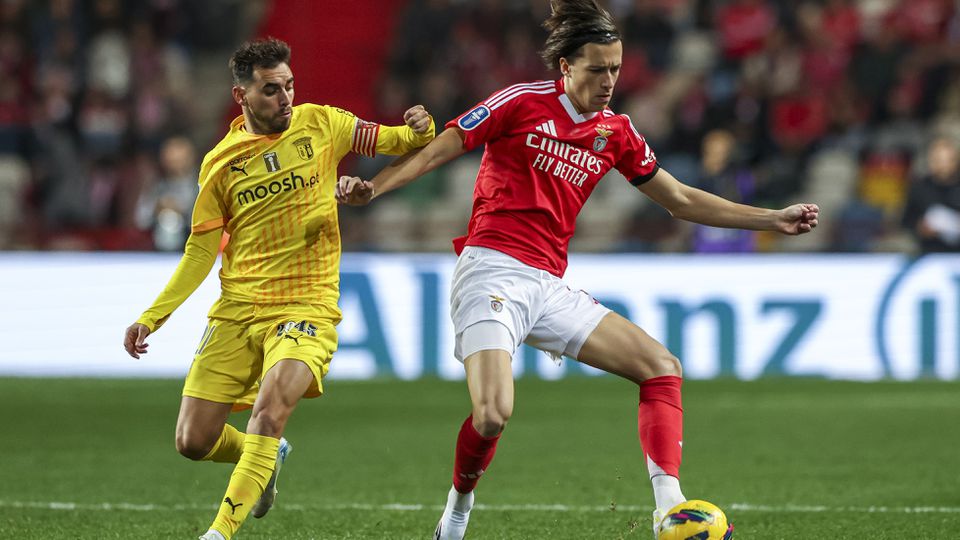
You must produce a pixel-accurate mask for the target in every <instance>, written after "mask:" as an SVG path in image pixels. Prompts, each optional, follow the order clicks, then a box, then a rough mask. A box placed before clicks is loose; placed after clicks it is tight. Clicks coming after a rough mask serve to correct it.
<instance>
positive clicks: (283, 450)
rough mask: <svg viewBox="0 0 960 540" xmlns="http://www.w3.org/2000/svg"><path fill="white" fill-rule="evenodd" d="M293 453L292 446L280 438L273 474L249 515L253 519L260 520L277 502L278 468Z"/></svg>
mask: <svg viewBox="0 0 960 540" xmlns="http://www.w3.org/2000/svg"><path fill="white" fill-rule="evenodd" d="M292 451H293V446H292V445H291V444H290V443H289V442H287V440H286V439H284V438H283V437H280V446H278V447H277V464H276V465H275V466H274V467H273V474H272V475H270V481H269V482H267V486H266V487H265V488H263V495H260V498H259V499H257V502H256V504H254V505H253V509H252V510H250V515H251V516H253V517H255V518H262V517H263V516H265V515H267V512H269V511H270V509H271V508H273V503H274V501H276V500H277V476H279V475H280V466H281V465H283V462H284V461H286V460H287V456H289V455H290V452H292Z"/></svg>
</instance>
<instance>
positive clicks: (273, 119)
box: [250, 111, 293, 134]
mask: <svg viewBox="0 0 960 540" xmlns="http://www.w3.org/2000/svg"><path fill="white" fill-rule="evenodd" d="M250 116H252V117H253V120H254V123H255V125H256V126H257V129H258V130H259V131H261V132H263V133H264V134H269V133H280V132H281V131H286V130H287V128H289V127H290V121H291V120H292V119H293V117H292V116H290V117H286V118H285V117H283V116H279V115H276V116H274V115H271V116H263V115H260V114H257V113H256V112H253V111H250Z"/></svg>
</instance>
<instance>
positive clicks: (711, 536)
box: [657, 501, 733, 540]
mask: <svg viewBox="0 0 960 540" xmlns="http://www.w3.org/2000/svg"><path fill="white" fill-rule="evenodd" d="M730 538H733V525H729V526H728V525H727V516H725V515H723V510H720V509H719V508H717V507H716V506H714V505H712V504H710V503H708V502H707V501H686V502H682V503H680V504H678V505H676V506H674V507H673V508H671V509H670V511H669V512H667V515H666V516H664V518H663V521H661V522H660V526H659V527H658V529H657V540H728V539H730Z"/></svg>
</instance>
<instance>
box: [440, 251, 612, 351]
mask: <svg viewBox="0 0 960 540" xmlns="http://www.w3.org/2000/svg"><path fill="white" fill-rule="evenodd" d="M607 313H610V310H609V309H608V308H606V307H604V306H603V305H602V304H600V303H599V302H597V301H596V300H594V299H593V297H591V296H590V295H589V294H587V293H586V292H584V291H575V290H573V289H571V288H570V287H568V286H567V285H566V284H564V282H563V280H561V279H560V278H558V277H557V276H554V275H553V274H551V273H550V272H547V271H544V270H540V269H537V268H533V267H532V266H529V265H526V264H524V263H522V262H520V261H518V260H517V259H514V258H513V257H511V256H509V255H506V254H504V253H501V252H499V251H496V250H493V249H488V248H483V247H477V246H467V247H465V248H464V249H463V252H462V253H461V254H460V259H459V260H458V261H457V267H456V269H455V270H454V273H453V286H452V287H451V291H450V316H451V317H452V318H453V328H454V332H455V334H456V342H455V347H454V356H456V358H457V360H459V361H461V362H463V359H464V358H467V357H468V356H470V355H471V354H473V353H475V352H477V351H478V350H484V349H502V350H505V351H507V352H508V353H510V354H511V355H512V354H513V353H514V352H515V351H516V350H517V347H519V346H520V344H521V343H526V344H527V345H530V346H532V347H536V348H537V349H540V350H541V351H544V352H546V353H547V354H549V355H550V356H552V357H553V358H554V359H555V360H558V361H559V359H560V356H561V355H565V356H569V357H570V358H576V357H577V355H578V354H579V353H580V348H581V347H582V346H583V343H584V342H585V341H586V340H587V337H588V336H589V335H590V333H591V332H593V330H594V328H596V327H597V325H598V324H600V320H601V319H603V318H604V317H605V316H606V315H607ZM481 321H496V322H498V323H500V324H502V325H503V326H505V327H506V328H507V330H508V331H509V342H505V343H501V344H500V345H499V346H494V345H492V344H491V343H490V341H491V339H490V338H493V339H494V340H496V339H497V338H496V336H497V333H496V332H494V333H492V335H491V333H489V332H487V333H486V334H487V336H486V337H487V339H471V340H469V342H468V343H464V340H463V339H462V338H463V332H464V330H466V329H467V328H468V327H470V326H472V325H474V324H476V323H478V322H481ZM499 335H501V336H503V337H502V338H501V339H500V340H501V341H507V335H506V334H504V333H499ZM481 343H482V344H483V345H482V346H481V345H480V344H481ZM477 347H480V348H477ZM471 349H472V350H471Z"/></svg>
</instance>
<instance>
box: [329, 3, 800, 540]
mask: <svg viewBox="0 0 960 540" xmlns="http://www.w3.org/2000/svg"><path fill="white" fill-rule="evenodd" d="M551 7H552V13H551V16H550V18H549V19H548V20H547V21H546V22H545V23H544V26H545V27H546V28H547V30H549V31H550V36H549V37H548V38H547V42H546V45H545V47H544V50H543V51H542V56H543V58H544V60H545V61H546V62H547V64H548V65H549V66H551V67H558V68H559V69H560V73H561V78H560V80H557V81H542V82H533V83H526V84H517V85H514V86H510V87H508V88H505V89H503V90H501V91H499V92H496V93H494V94H493V95H491V96H490V97H488V98H487V99H485V100H483V101H482V102H481V103H480V104H479V105H477V106H476V107H474V108H473V109H471V110H470V111H468V112H466V113H465V114H463V115H462V116H460V117H459V118H457V119H456V120H453V121H451V122H449V123H448V124H447V126H446V127H447V129H446V130H445V131H444V132H443V133H442V134H441V135H440V136H438V137H437V138H436V139H435V140H434V141H433V142H431V143H430V144H428V145H427V146H426V147H424V148H423V149H422V150H421V151H419V153H417V154H414V155H412V156H408V157H407V159H401V160H398V161H397V162H395V163H394V164H392V165H390V166H388V167H387V168H386V169H384V170H383V171H382V172H381V173H380V174H378V175H377V176H376V177H374V178H373V179H372V181H364V180H361V179H359V178H356V177H341V178H340V181H339V182H338V184H337V198H338V200H339V201H340V202H341V203H344V204H353V205H362V204H367V203H369V202H370V201H371V200H372V199H373V198H375V197H378V196H380V195H382V194H384V193H387V192H388V191H391V190H393V189H396V188H398V187H401V186H403V185H405V184H407V183H409V182H411V181H413V180H414V179H416V178H417V177H419V176H421V175H423V174H425V173H427V172H428V171H431V170H433V169H435V168H437V167H438V166H440V165H441V164H443V163H446V162H448V161H450V160H451V159H454V158H455V157H457V156H459V155H461V154H463V153H465V152H467V151H470V150H472V149H474V148H476V147H477V146H479V145H481V144H485V145H486V147H485V150H484V153H483V159H482V162H481V165H480V171H479V172H478V174H477V180H476V188H475V190H474V204H473V214H472V215H471V217H470V224H469V227H468V232H467V236H466V237H463V238H458V239H456V240H454V246H455V248H456V251H457V253H458V254H459V260H458V262H457V266H456V269H455V271H454V277H453V285H452V289H451V299H450V307H451V317H452V318H453V323H454V329H455V332H456V340H455V349H454V354H455V356H456V357H457V359H458V360H460V361H462V362H463V364H464V368H465V370H466V378H467V386H468V388H469V392H470V398H471V401H472V405H473V410H472V414H471V415H470V416H468V417H467V419H466V420H465V421H464V422H463V425H462V427H461V428H460V433H459V436H458V437H457V445H456V454H455V462H454V472H453V487H452V488H451V489H450V492H449V494H448V497H447V505H446V508H445V510H444V512H443V515H442V517H441V519H440V522H439V524H438V525H437V529H436V533H435V538H437V539H448V538H456V539H459V538H463V535H464V533H465V531H466V527H467V520H468V518H469V514H470V510H471V508H472V506H473V499H474V496H473V490H474V487H475V486H476V484H477V481H478V480H479V479H480V477H481V475H482V474H483V473H484V471H485V470H486V469H487V468H488V466H489V465H490V462H491V460H492V459H493V455H494V452H495V451H496V448H497V442H498V441H499V438H500V435H501V433H502V431H503V429H504V426H505V425H506V423H507V420H508V419H509V418H510V415H511V413H512V412H513V401H514V399H513V389H514V387H513V372H512V369H511V358H512V354H513V353H514V351H515V350H516V348H517V347H518V346H519V345H520V343H523V342H525V343H527V344H529V345H532V346H534V347H537V348H538V349H541V350H543V351H545V352H547V353H548V354H550V355H551V356H553V357H554V358H557V359H559V357H560V356H561V355H563V356H567V357H570V358H574V359H576V360H578V361H580V362H582V363H584V364H587V365H590V366H593V367H595V368H599V369H601V370H604V371H606V372H608V373H613V374H616V375H619V376H621V377H624V378H626V379H628V380H630V381H633V382H634V383H636V384H637V385H638V387H639V394H640V396H639V402H640V404H639V410H638V426H639V438H640V443H641V446H642V448H643V453H644V457H645V461H646V465H647V469H648V472H649V475H650V478H651V481H652V484H653V491H654V499H655V502H656V510H655V511H654V523H653V526H654V530H656V528H657V526H658V524H659V521H660V519H661V518H662V516H663V515H664V513H665V512H666V511H667V510H668V509H670V508H671V507H673V506H675V505H677V504H679V503H681V502H683V501H684V500H685V497H684V495H683V493H682V492H681V490H680V481H679V470H680V455H681V450H682V437H683V436H682V424H683V412H682V408H681V401H680V383H681V368H680V362H679V361H678V360H677V358H676V357H674V356H673V355H672V354H670V352H669V351H668V350H667V349H666V348H665V347H664V346H663V345H661V344H660V343H658V342H657V341H656V340H654V339H653V338H651V337H650V336H649V335H647V333H646V332H644V331H643V330H642V329H640V328H639V327H638V326H636V325H635V324H633V323H632V322H630V321H629V320H627V319H625V318H623V317H621V316H620V315H618V314H616V313H614V312H612V311H610V310H609V309H607V308H606V307H604V306H603V305H601V304H599V303H597V302H596V301H595V300H593V299H592V298H591V297H590V296H588V295H587V294H585V293H583V292H582V291H578V290H576V289H575V288H570V287H567V286H566V285H565V284H564V282H563V281H562V279H561V278H562V276H563V274H564V271H565V270H566V267H567V245H568V243H569V241H570V238H571V237H572V235H573V233H574V228H575V225H576V218H577V214H578V213H579V212H580V208H581V207H582V206H583V204H584V202H585V201H586V200H587V197H589V196H590V193H591V192H592V191H593V189H594V187H596V185H597V182H599V180H600V179H601V178H602V177H603V176H604V175H605V174H606V173H607V172H608V171H609V170H610V169H612V168H616V169H617V170H619V171H620V172H621V173H622V174H623V175H624V176H625V177H626V178H627V179H629V181H630V183H631V184H633V185H634V186H636V187H637V188H638V189H639V190H640V191H641V192H642V193H643V194H644V195H646V196H648V197H650V198H651V199H653V200H654V201H655V202H657V203H658V204H660V205H661V206H663V207H664V208H666V209H667V210H669V211H670V213H671V214H673V215H674V216H676V217H678V218H681V219H685V220H688V221H692V222H696V223H702V224H705V225H711V226H714V227H731V228H743V229H752V230H767V231H778V232H781V233H783V234H788V235H797V234H803V233H806V232H809V231H811V230H812V229H813V228H814V227H816V226H817V219H818V214H819V209H818V208H817V206H816V205H813V204H795V205H793V206H789V207H787V208H784V209H782V210H768V209H763V208H756V207H752V206H746V205H742V204H736V203H733V202H730V201H727V200H726V199H723V198H720V197H717V196H715V195H711V194H709V193H707V192H704V191H702V190H699V189H695V188H692V187H689V186H686V185H684V184H682V183H680V182H679V181H677V180H676V179H675V178H674V177H673V176H671V175H670V173H668V172H667V171H665V170H664V169H662V168H661V167H660V166H659V164H658V163H657V158H656V156H655V155H654V153H653V151H652V150H651V149H650V147H649V146H648V145H647V144H646V141H645V140H644V138H643V136H641V135H640V134H639V133H637V130H636V129H635V128H634V127H633V124H632V123H631V121H630V119H629V118H628V117H627V116H626V115H618V114H616V113H614V112H613V111H611V110H610V109H609V108H608V107H607V105H608V103H609V102H610V98H611V96H612V94H613V89H614V85H615V84H616V81H617V77H618V75H619V73H620V66H621V57H622V50H623V49H622V44H621V42H620V35H619V33H618V31H617V29H616V27H615V26H614V24H613V20H612V18H611V17H610V14H609V13H607V12H606V11H605V10H603V9H602V8H601V7H600V6H599V5H598V4H597V2H596V0H553V1H552V2H551Z"/></svg>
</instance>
